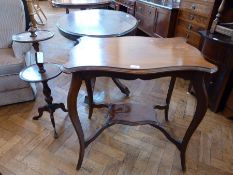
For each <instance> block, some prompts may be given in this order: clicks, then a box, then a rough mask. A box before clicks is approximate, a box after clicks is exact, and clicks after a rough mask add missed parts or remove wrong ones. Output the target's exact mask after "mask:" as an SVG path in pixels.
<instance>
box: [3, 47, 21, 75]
mask: <svg viewBox="0 0 233 175" xmlns="http://www.w3.org/2000/svg"><path fill="white" fill-rule="evenodd" d="M24 67H25V61H24V59H20V58H16V57H14V53H13V50H12V49H10V48H7V49H0V76H4V75H11V74H18V73H19V72H20V71H21V70H22V69H23V68H24Z"/></svg>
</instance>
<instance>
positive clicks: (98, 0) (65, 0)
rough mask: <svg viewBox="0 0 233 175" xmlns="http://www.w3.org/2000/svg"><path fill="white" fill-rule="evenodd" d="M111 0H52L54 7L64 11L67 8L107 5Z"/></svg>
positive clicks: (67, 9) (67, 11) (101, 6)
mask: <svg viewBox="0 0 233 175" xmlns="http://www.w3.org/2000/svg"><path fill="white" fill-rule="evenodd" d="M110 3H111V0H52V4H53V6H55V7H60V8H65V9H66V13H67V14H68V13H69V9H82V10H83V9H87V8H88V9H90V8H103V7H108V6H109V5H110Z"/></svg>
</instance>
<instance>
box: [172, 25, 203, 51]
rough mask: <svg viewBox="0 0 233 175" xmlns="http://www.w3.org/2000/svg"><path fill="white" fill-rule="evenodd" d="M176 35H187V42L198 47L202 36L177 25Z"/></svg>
mask: <svg viewBox="0 0 233 175" xmlns="http://www.w3.org/2000/svg"><path fill="white" fill-rule="evenodd" d="M175 35H176V36H179V37H185V38H186V42H187V43H189V44H191V45H193V46H194V47H196V48H199V46H200V43H201V36H200V35H199V34H198V33H195V32H192V31H188V30H187V29H186V28H183V27H181V26H177V27H176V33H175Z"/></svg>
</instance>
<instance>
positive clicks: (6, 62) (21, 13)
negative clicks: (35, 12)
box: [0, 0, 36, 106]
mask: <svg viewBox="0 0 233 175" xmlns="http://www.w3.org/2000/svg"><path fill="white" fill-rule="evenodd" d="M25 29H26V18H25V10H24V5H23V2H22V1H21V0H1V1H0V106H2V105H8V104H13V103H18V102H25V101H30V100H33V99H34V98H35V90H36V89H35V86H34V85H31V84H29V83H26V82H24V81H22V80H21V79H20V78H19V72H20V71H21V70H22V69H23V68H24V67H25V66H27V65H30V64H32V62H33V61H32V60H33V59H31V57H32V55H33V53H31V52H30V51H33V50H32V49H31V44H22V43H12V35H13V34H17V33H20V32H24V31H25Z"/></svg>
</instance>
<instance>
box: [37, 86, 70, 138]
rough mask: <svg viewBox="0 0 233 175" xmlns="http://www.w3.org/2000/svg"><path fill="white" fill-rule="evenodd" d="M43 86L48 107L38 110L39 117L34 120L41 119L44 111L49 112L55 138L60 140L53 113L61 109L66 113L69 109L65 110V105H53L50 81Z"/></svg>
mask: <svg viewBox="0 0 233 175" xmlns="http://www.w3.org/2000/svg"><path fill="white" fill-rule="evenodd" d="M42 84H43V94H44V96H45V101H46V103H47V105H45V106H43V107H40V108H38V113H39V115H38V116H35V117H33V120H38V119H39V118H41V117H42V115H43V112H44V111H47V112H49V114H50V119H51V123H52V125H53V129H54V138H58V135H57V131H56V125H55V121H54V115H53V113H54V112H55V111H56V110H57V109H59V108H61V109H62V110H63V111H64V112H67V109H66V108H65V105H64V104H63V103H53V97H52V96H51V89H50V88H49V86H48V81H43V82H42Z"/></svg>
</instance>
